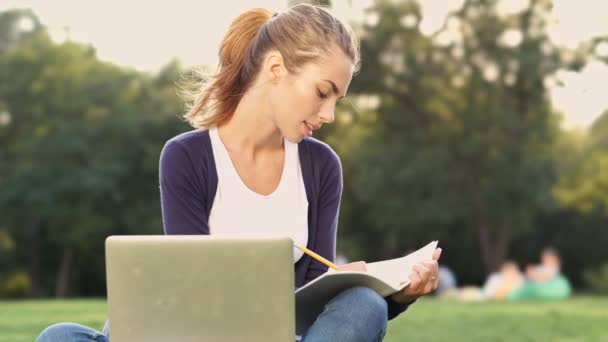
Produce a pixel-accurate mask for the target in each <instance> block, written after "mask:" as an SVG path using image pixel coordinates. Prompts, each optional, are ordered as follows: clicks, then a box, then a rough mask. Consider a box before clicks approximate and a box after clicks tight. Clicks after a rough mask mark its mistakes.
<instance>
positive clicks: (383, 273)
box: [296, 241, 437, 335]
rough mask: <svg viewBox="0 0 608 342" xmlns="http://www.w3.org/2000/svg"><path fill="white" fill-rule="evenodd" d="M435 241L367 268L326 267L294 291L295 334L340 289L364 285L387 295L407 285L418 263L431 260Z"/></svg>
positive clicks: (317, 314) (302, 328) (309, 322)
mask: <svg viewBox="0 0 608 342" xmlns="http://www.w3.org/2000/svg"><path fill="white" fill-rule="evenodd" d="M436 248H437V241H433V242H431V243H429V244H428V245H426V246H424V247H422V248H420V249H419V250H417V251H415V252H413V253H411V254H409V255H407V256H404V257H401V258H397V259H390V260H385V261H379V262H372V263H368V264H367V271H366V272H360V271H341V272H337V271H334V270H332V269H329V271H327V272H326V273H324V274H323V275H321V276H319V277H318V278H316V279H315V280H313V281H311V282H310V283H308V284H306V285H304V286H302V287H300V288H299V289H298V290H297V291H296V334H299V335H301V334H303V333H304V332H306V330H308V328H309V327H310V325H312V323H313V322H314V320H315V319H316V318H317V316H319V314H320V313H321V312H322V311H323V308H324V306H325V304H327V303H328V302H329V301H330V300H331V299H332V298H334V297H335V296H336V295H337V294H338V293H340V292H341V291H343V290H345V289H348V288H351V287H355V286H366V287H369V288H371V289H373V290H374V291H376V292H378V293H379V294H380V295H381V296H383V297H386V296H389V295H391V294H393V293H395V292H399V291H400V290H402V289H403V288H405V287H406V286H408V285H409V276H410V274H411V273H412V272H413V266H414V265H415V264H417V263H420V262H424V261H430V260H432V259H433V252H434V251H435V249H436Z"/></svg>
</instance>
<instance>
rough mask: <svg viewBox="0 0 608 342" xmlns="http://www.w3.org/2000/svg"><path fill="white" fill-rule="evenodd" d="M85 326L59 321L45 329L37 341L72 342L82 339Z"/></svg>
mask: <svg viewBox="0 0 608 342" xmlns="http://www.w3.org/2000/svg"><path fill="white" fill-rule="evenodd" d="M84 330H85V327H83V326H82V325H79V324H76V323H57V324H53V325H51V326H49V327H47V328H46V329H44V330H43V331H42V332H41V333H40V335H39V336H38V338H37V339H36V342H70V341H76V340H78V341H80V340H81V339H80V337H81V336H83V335H85V336H88V334H84V333H85V331H84Z"/></svg>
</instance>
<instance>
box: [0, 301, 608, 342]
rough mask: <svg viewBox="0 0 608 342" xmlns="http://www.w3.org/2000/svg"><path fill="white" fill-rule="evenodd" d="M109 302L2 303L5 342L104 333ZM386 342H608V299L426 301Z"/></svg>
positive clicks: (394, 326)
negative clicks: (53, 327)
mask: <svg viewBox="0 0 608 342" xmlns="http://www.w3.org/2000/svg"><path fill="white" fill-rule="evenodd" d="M105 310H106V305H105V301H103V300H69V301H53V300H50V301H3V302H0V342H9V341H10V342H32V341H34V339H35V338H36V336H37V334H38V332H40V331H41V330H42V329H43V328H44V327H45V326H47V325H49V324H52V323H54V322H59V321H74V322H79V323H82V324H86V325H89V326H92V327H95V328H98V329H101V327H102V325H103V322H104V320H105ZM385 341H389V342H390V341H450V342H452V341H484V342H486V341H608V297H576V298H575V299H571V300H568V301H562V302H527V303H455V302H448V301H441V300H437V299H431V298H429V299H426V298H425V299H422V300H420V301H418V303H416V304H415V305H414V306H412V307H411V308H410V310H409V311H408V312H407V313H405V314H403V315H401V316H400V317H399V318H397V319H395V320H393V321H391V322H390V325H389V332H388V334H387V337H386V339H385Z"/></svg>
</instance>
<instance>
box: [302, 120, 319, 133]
mask: <svg viewBox="0 0 608 342" xmlns="http://www.w3.org/2000/svg"><path fill="white" fill-rule="evenodd" d="M304 124H306V126H308V128H309V129H310V130H311V131H316V130H318V129H319V128H321V125H314V124H311V123H310V122H308V121H304Z"/></svg>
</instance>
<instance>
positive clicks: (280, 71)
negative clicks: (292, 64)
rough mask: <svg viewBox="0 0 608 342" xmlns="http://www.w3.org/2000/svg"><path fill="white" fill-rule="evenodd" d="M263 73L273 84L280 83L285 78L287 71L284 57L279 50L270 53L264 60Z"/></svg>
mask: <svg viewBox="0 0 608 342" xmlns="http://www.w3.org/2000/svg"><path fill="white" fill-rule="evenodd" d="M262 71H263V73H264V74H265V75H266V77H267V79H268V80H270V81H271V82H272V83H275V84H276V83H279V81H280V80H281V79H282V78H283V77H285V75H286V73H287V69H286V68H285V63H284V60H283V55H281V53H280V52H279V51H277V50H272V51H270V52H269V53H268V54H267V55H266V58H265V59H264V66H263V70H262Z"/></svg>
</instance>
